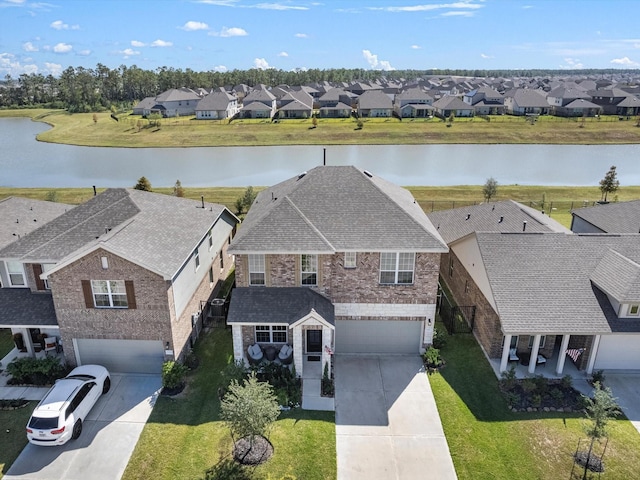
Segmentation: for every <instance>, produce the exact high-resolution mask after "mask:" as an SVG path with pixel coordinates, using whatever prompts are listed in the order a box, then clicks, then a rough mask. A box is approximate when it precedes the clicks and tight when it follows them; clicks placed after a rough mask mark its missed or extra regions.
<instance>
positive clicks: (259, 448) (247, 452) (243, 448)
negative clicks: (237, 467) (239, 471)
mask: <svg viewBox="0 0 640 480" xmlns="http://www.w3.org/2000/svg"><path fill="white" fill-rule="evenodd" d="M272 455H273V445H271V442H270V441H269V440H267V439H266V438H264V437H261V436H255V437H253V447H251V442H250V438H249V437H244V438H241V439H240V440H238V441H237V442H236V443H235V445H234V447H233V458H235V459H236V461H238V462H240V463H242V464H243V465H260V464H261V463H264V462H266V461H267V460H269V459H270V458H271V456H272Z"/></svg>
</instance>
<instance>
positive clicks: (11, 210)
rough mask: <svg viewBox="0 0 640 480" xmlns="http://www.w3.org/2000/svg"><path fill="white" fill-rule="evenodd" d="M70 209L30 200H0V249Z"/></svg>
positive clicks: (9, 198) (53, 203) (17, 198)
mask: <svg viewBox="0 0 640 480" xmlns="http://www.w3.org/2000/svg"><path fill="white" fill-rule="evenodd" d="M72 208H73V205H66V204H64V203H55V202H44V201H42V200H33V199H31V198H21V197H8V198H4V199H2V200H0V249H2V248H4V247H6V246H7V245H9V244H10V243H13V242H15V241H16V240H18V235H20V237H23V236H25V235H26V234H27V233H30V232H32V231H34V230H35V229H37V228H39V227H41V226H42V225H44V224H45V223H47V222H49V221H51V220H53V219H54V218H56V217H59V216H60V215H62V214H63V213H64V212H66V211H67V210H71V209H72ZM14 234H15V235H14Z"/></svg>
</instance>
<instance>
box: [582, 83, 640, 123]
mask: <svg viewBox="0 0 640 480" xmlns="http://www.w3.org/2000/svg"><path fill="white" fill-rule="evenodd" d="M589 95H591V101H592V102H593V103H595V104H596V105H599V106H600V107H602V113H603V114H604V115H620V116H627V115H639V114H640V98H638V97H637V96H635V95H633V94H631V93H628V92H626V91H624V90H622V89H620V88H606V89H601V90H590V91H589Z"/></svg>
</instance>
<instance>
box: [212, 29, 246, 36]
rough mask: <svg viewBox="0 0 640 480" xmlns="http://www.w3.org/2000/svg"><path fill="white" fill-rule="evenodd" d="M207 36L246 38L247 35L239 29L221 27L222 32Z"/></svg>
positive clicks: (243, 30)
mask: <svg viewBox="0 0 640 480" xmlns="http://www.w3.org/2000/svg"><path fill="white" fill-rule="evenodd" d="M209 35H211V36H212V37H246V36H247V35H249V33H248V32H247V31H246V30H245V29H244V28H240V27H231V28H227V27H222V30H220V31H219V32H211V33H209Z"/></svg>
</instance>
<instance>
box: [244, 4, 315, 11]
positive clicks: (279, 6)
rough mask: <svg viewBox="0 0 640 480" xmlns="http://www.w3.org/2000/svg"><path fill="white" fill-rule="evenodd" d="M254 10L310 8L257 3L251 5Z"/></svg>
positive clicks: (307, 8)
mask: <svg viewBox="0 0 640 480" xmlns="http://www.w3.org/2000/svg"><path fill="white" fill-rule="evenodd" d="M251 7H252V8H260V9H262V10H309V7H301V6H299V5H288V4H287V5H284V4H282V3H257V4H255V5H251Z"/></svg>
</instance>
